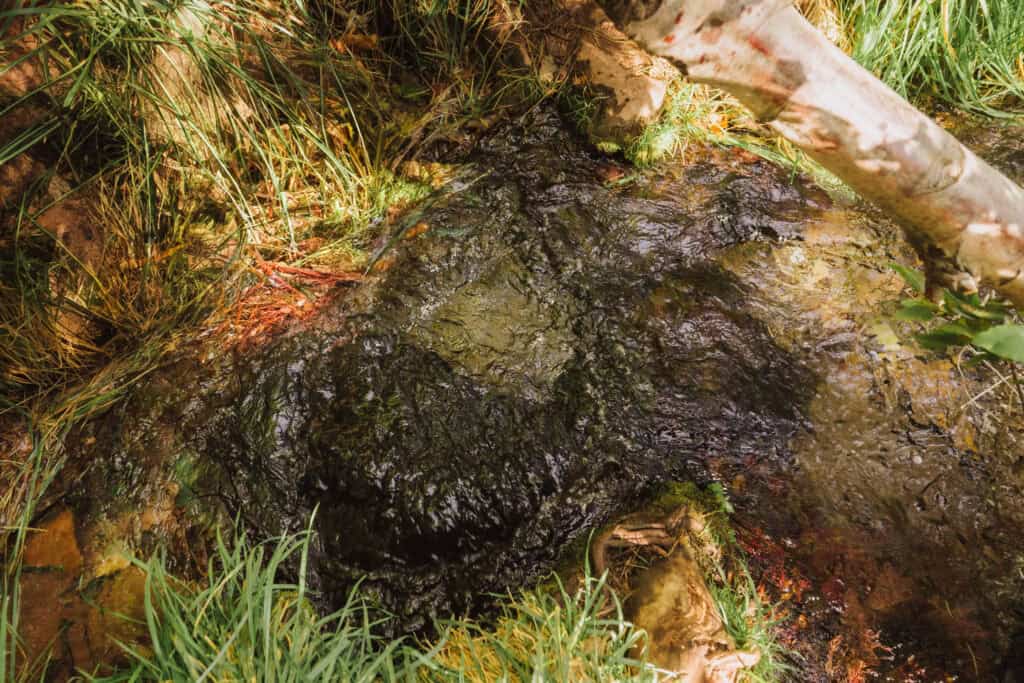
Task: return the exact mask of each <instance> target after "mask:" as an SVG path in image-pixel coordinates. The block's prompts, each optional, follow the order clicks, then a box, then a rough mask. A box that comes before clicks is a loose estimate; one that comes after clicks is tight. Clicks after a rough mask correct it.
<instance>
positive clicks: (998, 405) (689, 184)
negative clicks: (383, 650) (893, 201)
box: [64, 112, 1024, 681]
mask: <svg viewBox="0 0 1024 683" xmlns="http://www.w3.org/2000/svg"><path fill="white" fill-rule="evenodd" d="M983 151H984V150H983ZM1008 158H1010V159H1011V161H1012V160H1013V159H1015V158H1016V157H1014V156H1013V155H1012V154H1009V155H1008ZM610 163H612V162H609V161H608V160H607V158H602V157H599V156H596V155H593V154H591V153H590V152H589V151H587V150H586V149H585V148H584V146H583V145H581V144H580V143H579V142H578V141H576V140H574V139H573V138H572V136H571V135H569V134H567V133H566V132H565V128H564V126H563V125H562V124H561V123H560V122H559V121H558V120H557V118H556V117H553V116H551V115H549V114H547V113H544V112H541V113H537V114H535V115H533V116H532V117H531V118H529V119H528V120H524V121H522V122H520V123H519V124H517V125H513V126H510V127H509V128H508V129H506V130H503V131H502V132H500V133H498V134H497V135H496V136H494V137H493V138H491V139H489V140H487V141H485V142H484V143H482V144H481V145H480V146H479V147H478V149H477V150H476V151H475V152H474V153H473V154H472V155H471V157H470V159H468V160H464V162H463V165H462V166H461V169H462V170H461V171H460V178H461V180H457V181H455V182H454V184H453V185H452V186H451V187H449V188H448V191H447V193H446V194H444V195H443V196H441V197H440V198H439V199H438V200H436V201H435V202H434V204H433V205H432V206H430V207H429V208H427V209H426V210H425V211H424V213H423V215H422V216H420V217H419V218H418V220H419V223H418V229H417V230H415V231H413V232H411V233H409V235H411V236H410V237H408V238H407V239H400V240H397V241H396V243H395V245H394V246H393V247H392V248H391V249H390V250H389V251H388V252H387V254H386V255H385V258H384V259H382V262H381V263H382V267H379V268H378V269H377V274H376V276H375V277H374V278H372V279H371V280H372V281H371V282H369V283H367V284H366V285H365V286H362V287H359V288H357V289H354V290H348V291H347V292H345V293H341V294H339V295H338V298H337V301H336V303H335V304H334V305H333V306H331V307H330V308H329V309H328V310H326V311H324V312H323V313H321V314H320V315H319V316H318V317H316V318H314V319H312V320H311V321H309V322H307V323H306V324H304V325H303V326H302V327H301V328H297V329H295V330H293V331H291V332H290V333H288V334H286V335H284V336H283V337H281V338H280V339H278V340H277V341H275V342H274V343H272V344H270V345H268V346H266V347H263V348H260V349H257V350H255V351H251V352H249V353H247V354H243V355H238V356H230V355H228V356H224V355H220V354H217V353H209V354H206V355H204V356H200V357H198V358H196V357H193V358H187V359H183V360H180V361H179V362H177V363H176V364H175V365H172V366H170V367H168V368H166V369H165V370H162V371H160V372H158V373H156V374H154V375H153V376H152V377H151V378H149V380H148V381H147V382H146V383H144V384H143V385H142V386H140V387H139V388H138V389H137V390H136V391H135V392H134V394H133V396H132V398H131V400H129V401H127V402H126V403H124V404H123V405H122V406H120V407H119V408H117V409H116V410H115V411H113V412H111V413H110V414H108V415H106V416H104V417H103V418H102V419H100V420H97V421H94V422H93V423H90V424H89V425H87V426H86V427H84V428H83V429H81V430H79V431H78V432H76V433H75V434H74V435H72V437H71V438H70V439H69V440H68V451H69V456H70V463H71V464H70V466H69V468H68V470H67V474H66V481H65V490H66V491H67V494H66V495H65V496H64V500H65V502H67V503H68V504H69V505H71V506H72V507H73V508H74V509H75V511H76V514H77V515H78V519H80V520H82V521H81V525H82V527H83V529H84V530H85V531H83V533H84V534H85V535H87V536H90V537H91V538H101V539H106V540H105V541H104V542H105V543H106V544H107V545H108V546H113V545H117V544H121V545H124V546H126V547H130V548H132V549H133V550H135V551H136V552H143V553H144V552H147V551H148V550H150V549H152V548H154V547H156V546H157V545H159V544H160V543H162V542H165V541H166V540H167V538H168V537H170V539H171V543H172V545H174V546H175V547H177V548H178V549H179V551H180V552H178V553H177V554H176V556H177V557H179V558H180V559H179V560H178V562H179V564H180V566H181V567H182V569H183V570H185V569H187V568H188V567H189V566H192V565H199V566H201V562H193V561H192V560H190V559H189V557H190V555H191V556H195V555H198V554H200V551H199V550H198V548H199V547H200V546H201V545H202V532H201V529H203V528H206V527H208V526H209V525H212V524H213V523H215V522H216V521H217V520H221V521H223V520H225V519H231V518H234V517H237V518H239V519H240V520H241V522H242V523H243V524H244V525H245V526H246V528H247V529H249V530H250V531H251V532H252V533H253V534H254V535H255V536H257V537H260V538H266V537H268V536H272V535H276V534H279V533H282V532H285V531H297V530H300V529H303V528H305V527H306V526H307V525H308V524H309V520H310V517H311V516H312V515H313V513H314V511H315V518H314V522H313V525H314V527H315V529H316V530H317V532H318V541H317V548H316V552H315V555H314V557H313V561H312V571H313V574H314V577H315V585H316V587H317V588H318V589H319V590H320V591H321V594H322V596H323V601H324V603H325V605H327V606H329V605H331V604H337V603H338V602H339V601H340V600H342V599H343V597H344V596H345V594H346V592H347V591H348V590H349V589H350V588H351V587H352V585H354V583H355V582H356V581H358V580H362V581H363V583H362V587H363V590H364V591H366V592H367V593H368V594H369V595H371V596H374V597H376V598H377V599H379V600H380V602H381V603H382V604H383V605H384V606H385V607H386V608H388V609H389V610H390V611H392V612H394V613H395V614H396V615H397V617H398V618H397V620H396V622H395V628H396V629H397V630H402V631H417V630H420V629H423V628H425V627H427V626H428V625H429V623H430V619H431V618H432V617H436V616H446V615H449V614H452V613H464V612H472V611H475V610H479V609H481V608H484V607H486V605H487V604H488V600H489V598H488V597H487V593H488V592H493V591H498V590H503V589H506V588H509V587H514V586H518V585H523V584H525V583H528V582H530V581H533V580H536V579H538V578H540V577H542V576H543V575H544V574H546V573H547V572H549V571H550V570H551V569H552V568H553V567H554V566H555V565H556V563H557V561H558V559H559V557H560V555H561V554H562V553H563V552H564V549H565V548H566V547H567V546H568V545H570V544H571V543H573V542H574V541H577V540H578V539H580V538H584V537H585V536H586V534H588V533H590V532H591V531H592V530H593V529H595V528H597V527H600V526H601V525H603V524H605V523H607V522H608V521H609V520H610V519H612V518H613V517H614V516H615V515H617V514H620V513H622V512H625V511H628V510H631V509H636V508H637V507H640V506H642V504H643V501H644V500H645V498H646V497H647V496H648V495H649V494H650V493H651V492H652V491H653V490H655V489H656V488H657V487H658V486H659V485H661V484H663V483H665V482H667V481H677V480H693V481H697V482H699V483H708V482H711V481H720V482H722V483H723V484H724V485H725V487H726V489H727V490H728V491H729V495H730V496H731V498H732V499H733V500H734V504H735V506H736V508H737V514H736V522H737V526H738V529H739V536H740V539H741V541H742V543H743V544H744V546H745V547H746V549H747V551H748V553H749V554H750V556H751V559H752V565H753V570H754V572H755V575H756V577H757V578H758V580H759V581H761V582H762V583H763V584H764V586H765V589H766V590H767V591H768V592H769V597H771V598H772V599H775V600H779V601H780V602H781V604H782V606H783V609H784V611H785V612H786V613H787V614H788V619H787V620H786V622H785V623H784V626H783V627H782V628H784V629H786V634H787V635H786V637H787V638H788V639H789V644H790V645H791V646H792V647H793V648H794V649H796V650H797V651H798V652H800V653H801V654H802V655H803V659H802V660H800V664H799V668H798V671H799V679H800V680H849V681H854V680H861V679H859V678H857V677H858V676H862V677H863V676H866V675H868V674H867V672H868V671H869V670H871V671H874V672H876V673H877V675H878V676H881V677H882V678H883V679H886V677H887V678H888V680H915V678H914V677H917V678H916V680H938V679H936V678H934V676H939V677H942V676H945V675H956V676H960V677H962V678H963V679H966V680H970V679H972V678H977V679H979V680H994V678H993V677H999V676H1004V675H1008V676H1012V675H1014V674H1012V673H1006V671H1008V670H1010V669H1012V667H1013V663H1012V661H1011V660H1012V656H1011V653H1012V650H1013V648H1012V646H1011V644H1012V642H1014V637H1015V635H1016V631H1017V628H1018V627H1019V626H1020V624H1021V623H1022V620H1021V614H1020V613H1019V612H1017V611H1016V610H1017V609H1018V607H1019V601H1020V597H1019V596H1021V595H1022V594H1024V593H1022V592H1021V588H1022V586H1021V585H1020V584H1021V582H1022V578H1021V577H1022V574H1021V567H1024V557H1022V553H1021V544H1020V542H1019V540H1017V539H1018V538H1019V536H1020V534H1019V532H1020V529H1021V526H1020V524H1021V521H1024V496H1021V495H1020V494H1021V491H1020V487H1021V486H1022V485H1024V477H1022V472H1024V468H1022V467H1021V465H1020V457H1019V456H1018V455H1016V454H1017V453H1019V452H1020V448H1019V445H1018V442H1019V439H1020V434H1021V431H1020V420H1019V415H1020V408H1019V406H1017V407H1013V406H1012V405H1010V404H1009V403H1008V402H1007V401H1008V399H1007V396H1009V394H1008V393H1007V391H1005V390H1006V389H1007V387H1005V386H1003V387H1000V388H998V389H997V390H993V391H990V392H989V393H987V394H985V395H983V396H981V397H979V398H974V400H972V397H976V396H977V394H979V393H980V392H982V391H984V389H985V388H986V386H989V385H990V384H991V377H990V376H987V375H985V374H984V372H983V371H982V370H976V371H970V372H964V371H962V370H959V369H958V368H956V367H955V366H954V365H953V364H952V363H951V362H950V361H949V360H946V359H937V358H934V357H930V356H927V355H925V354H923V353H922V352H921V351H919V350H918V349H916V348H915V347H913V345H912V344H908V343H906V342H905V341H903V340H905V338H906V334H907V332H908V330H906V329H903V328H901V327H900V325H902V323H901V324H896V323H893V322H892V321H891V320H889V319H888V317H887V315H886V311H887V310H890V309H891V306H890V305H891V302H893V301H895V300H896V299H898V298H899V296H900V290H901V284H900V281H899V279H898V278H897V277H896V276H895V275H894V274H892V272H891V271H890V270H889V268H888V264H889V263H890V262H891V261H894V260H895V261H900V262H903V263H905V264H912V263H913V258H914V257H913V255H912V251H911V250H910V249H909V247H907V246H906V244H905V243H904V242H903V240H902V239H901V237H900V236H899V233H898V231H897V230H896V229H895V228H894V227H893V226H892V225H890V224H889V223H888V222H887V221H886V220H885V219H884V217H882V216H880V215H878V214H876V213H875V212H873V211H871V210H869V209H866V208H865V207H861V206H857V205H844V204H836V203H835V202H833V201H832V200H831V199H830V198H829V197H828V196H827V195H826V194H825V193H824V192H822V191H821V190H819V189H816V188H815V187H813V186H811V185H810V184H809V183H805V182H803V181H802V180H800V179H799V178H797V179H795V180H794V179H793V178H791V176H790V174H789V173H788V171H784V170H781V169H778V168H776V167H773V166H772V165H770V164H768V163H766V162H763V161H751V160H750V159H749V158H748V156H747V155H745V154H742V153H733V152H729V151H716V150H705V151H702V152H694V153H693V154H692V155H691V159H690V163H688V164H686V165H684V166H679V167H677V168H674V169H669V168H662V169H657V170H654V171H648V172H643V173H637V174H633V173H631V172H629V171H628V169H615V168H613V169H612V171H616V172H609V164H610ZM997 163H998V161H997ZM618 170H623V171H624V172H623V173H619V172H617V171H618ZM1011 172H1012V169H1011ZM609 179H611V180H609ZM383 266H386V267H383ZM887 306H890V309H887ZM154 500H161V501H165V502H164V503H161V504H160V505H154V504H153V501H154ZM140 509H148V510H150V515H153V514H157V515H160V514H162V515H164V516H165V518H166V520H165V519H164V518H161V519H157V520H155V521H154V520H153V519H150V523H149V524H148V526H147V525H146V524H142V523H140V522H139V520H141V517H142V513H139V512H138V510H140ZM153 510H156V512H153ZM161 511H162V512H161ZM171 518H173V519H175V520H177V519H179V518H181V519H182V520H186V521H185V522H183V523H181V524H179V523H178V522H177V521H176V522H174V523H173V524H172V523H171V522H170V521H167V520H170V519H171ZM132 519H134V520H136V523H135V524H134V525H133V524H131V523H128V522H126V521H125V520H132ZM111 520H121V522H119V523H117V524H115V523H113V522H111ZM110 529H117V530H119V531H120V535H118V534H115V533H114V532H113V531H109V530H110ZM103 530H108V531H103ZM101 531H103V533H99V532H101ZM115 538H117V539H119V540H114V539H115ZM100 555H102V553H100ZM1005 680H1017V679H1014V678H1007V679H1005ZM1022 680H1024V679H1022Z"/></svg>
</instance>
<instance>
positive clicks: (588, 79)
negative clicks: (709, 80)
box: [490, 0, 679, 145]
mask: <svg viewBox="0 0 1024 683" xmlns="http://www.w3.org/2000/svg"><path fill="white" fill-rule="evenodd" d="M490 30H491V33H492V35H493V36H494V37H495V39H496V41H497V42H498V43H499V44H502V45H507V46H509V47H512V48H514V49H516V50H517V51H518V53H519V56H520V58H521V59H522V61H523V63H525V64H533V65H534V66H535V67H536V69H537V72H538V74H539V75H540V77H541V79H542V80H543V81H547V82H549V83H561V82H564V81H570V82H572V83H574V84H575V85H579V86H586V87H588V88H589V89H590V90H591V91H592V92H593V93H595V94H597V95H598V97H597V98H595V102H596V103H597V104H598V106H597V110H596V111H595V112H594V113H593V116H591V117H590V121H589V122H588V126H587V128H588V129H587V130H586V131H585V132H586V133H587V135H588V136H589V137H590V139H591V141H592V142H594V143H603V142H608V143H614V144H617V145H622V144H625V143H627V142H628V141H629V140H631V139H632V138H635V137H636V136H637V135H640V134H641V133H642V132H643V130H644V128H645V127H646V126H647V125H649V124H650V123H652V122H654V121H655V120H656V119H657V117H658V114H659V113H660V111H661V108H662V105H663V104H664V101H665V96H666V94H667V92H668V87H669V84H670V83H671V82H672V81H673V80H674V79H675V78H677V77H678V76H679V73H678V72H677V71H676V69H675V68H674V67H672V65H671V64H669V63H668V62H667V61H666V60H664V59H661V58H657V57H652V56H651V55H650V54H649V53H648V52H647V51H646V50H643V49H642V48H640V46H638V45H637V44H636V43H635V42H634V41H632V40H630V39H629V38H627V37H626V36H625V35H623V33H622V31H620V30H619V29H618V28H617V27H616V26H615V24H614V23H613V22H612V21H611V19H610V18H609V17H608V15H607V14H605V12H604V10H603V9H601V7H600V6H599V5H598V3H597V2H596V1H595V0H549V1H548V2H536V3H531V4H529V5H527V6H523V7H516V8H515V9H512V8H511V7H510V3H507V2H499V3H495V6H494V10H493V14H492V19H491V22H490Z"/></svg>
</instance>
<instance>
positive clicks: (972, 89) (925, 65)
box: [836, 0, 1024, 117]
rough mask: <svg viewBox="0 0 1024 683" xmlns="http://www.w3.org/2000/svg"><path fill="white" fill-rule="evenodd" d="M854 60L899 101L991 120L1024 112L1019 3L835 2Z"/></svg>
mask: <svg viewBox="0 0 1024 683" xmlns="http://www.w3.org/2000/svg"><path fill="white" fill-rule="evenodd" d="M836 6H837V7H838V10H839V14H840V15H841V16H842V17H843V20H844V23H845V24H846V31H847V34H848V36H849V37H850V42H851V51H852V55H853V57H854V59H856V60H857V61H858V62H860V63H861V64H863V65H864V66H865V67H866V68H868V69H869V70H871V71H872V72H874V73H875V74H876V75H877V76H878V77H879V78H881V79H882V80H883V81H885V82H886V83H888V84H889V85H890V86H891V87H893V88H894V89H895V90H896V91H897V92H899V93H900V94H901V95H904V96H906V97H909V98H910V99H912V100H917V101H921V100H925V101H929V100H930V101H931V102H932V103H933V104H943V105H948V106H953V107H956V108H960V109H963V110H967V111H971V112H975V113H979V114H985V115H988V116H997V117H1003V116H1019V115H1021V114H1024V12H1022V11H1021V9H1022V7H1021V5H1020V3H1019V2H1018V0H836Z"/></svg>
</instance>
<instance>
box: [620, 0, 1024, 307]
mask: <svg viewBox="0 0 1024 683" xmlns="http://www.w3.org/2000/svg"><path fill="white" fill-rule="evenodd" d="M603 4H604V7H605V9H606V11H607V12H608V14H609V16H610V17H611V18H612V19H613V20H614V21H615V22H616V23H617V24H618V25H619V26H620V27H622V29H623V30H624V32H625V33H626V34H627V35H629V36H630V37H631V38H633V39H635V40H636V41H637V42H638V43H640V44H641V45H642V46H644V47H645V48H646V49H647V50H649V51H650V52H652V53H653V54H656V55H660V56H663V57H666V58H668V59H669V60H670V61H672V62H673V63H674V64H675V65H676V66H677V67H679V68H680V69H681V70H682V71H683V73H684V74H686V75H687V76H688V77H689V78H691V79H692V80H694V81H698V82H702V83H708V84H711V85H714V86H716V87H719V88H721V89H723V90H725V91H727V92H729V93H731V94H732V95H734V96H735V97H736V98H737V99H739V100H740V101H741V102H742V103H743V104H744V105H745V106H746V107H748V108H749V109H750V110H751V111H752V112H753V113H754V114H755V116H757V118H758V119H759V120H760V121H762V122H764V123H766V124H768V125H769V126H771V127H772V128H773V129H774V130H775V131H777V132H778V133H780V134H781V135H782V136H783V137H785V138H786V139H787V140H790V141H791V142H793V143H794V144H796V145H798V146H799V147H800V148H801V149H803V150H804V151H806V152H807V154H809V155H810V156H811V157H812V158H814V159H815V160H817V161H818V162H819V163H820V164H821V165H822V166H824V167H825V168H827V169H829V170H830V171H832V172H833V173H835V174H836V175H837V176H838V177H840V178H841V179H843V180H844V181H845V182H846V183H847V184H849V185H850V187H851V188H853V189H854V190H855V191H856V192H858V193H859V194H860V195H861V196H863V197H865V198H866V199H869V200H871V201H873V202H874V203H876V204H877V205H879V206H880V207H882V208H883V209H885V210H886V211H887V212H889V213H890V214H891V215H892V216H893V217H894V218H896V219H897V220H899V221H900V222H901V223H902V224H903V226H904V227H905V228H907V229H908V231H910V232H911V234H912V235H915V234H916V235H918V236H923V237H925V238H927V240H928V241H930V242H931V243H933V244H934V245H935V246H937V247H938V248H939V249H941V251H942V252H943V253H944V254H945V255H947V256H948V257H951V258H953V259H954V260H955V261H956V263H957V264H959V266H960V267H962V268H964V269H965V270H967V271H968V272H969V273H971V274H972V275H973V276H975V277H977V278H979V279H980V280H982V281H983V282H986V283H988V284H990V285H992V286H994V287H995V288H996V289H997V290H998V291H999V292H1000V293H1001V294H1003V295H1004V296H1006V297H1007V298H1008V299H1010V300H1011V301H1013V302H1014V303H1015V304H1016V305H1018V306H1021V305H1024V190H1022V189H1021V188H1020V187H1019V186H1018V185H1016V184H1015V183H1013V182H1012V181H1011V180H1010V179H1008V178H1007V177H1006V176H1004V175H1003V174H1001V173H1000V172H999V171H997V170H995V169H994V168H992V167H991V166H989V165H988V164H987V163H985V162H984V161H982V160H981V159H980V158H978V157H977V156H976V155H975V154H974V153H972V152H971V151H970V150H968V149H967V148H966V147H964V146H963V145H962V144H960V142H959V141H957V139H956V138H954V137H953V136H952V135H950V134H949V133H947V132H946V131H945V130H943V129H942V128H941V127H939V126H938V124H936V123H935V122H934V121H932V120H931V119H930V118H928V117H927V116H925V115H924V114H922V113H921V112H919V111H918V110H917V109H915V108H914V107H912V106H911V105H910V104H909V103H907V102H906V101H905V100H904V99H903V98H901V97H900V96H899V95H897V94H896V93H895V92H893V91H892V90H891V89H890V88H888V87H887V86H886V85H885V84H883V83H882V82H881V81H879V80H878V79H877V78H875V77H874V76H873V75H872V74H871V73H869V72H868V71H867V70H865V69H863V68H862V67H860V66H859V65H858V64H857V63H856V62H854V61H853V60H852V59H850V57H848V56H847V55H846V54H845V53H844V52H843V51H842V50H840V49H839V48H837V47H836V46H835V45H833V44H832V43H831V42H830V41H829V40H828V39H827V38H826V37H825V36H824V35H822V34H821V33H820V32H819V31H818V30H817V29H815V28H814V27H813V26H812V25H811V24H810V23H809V22H808V21H807V20H806V19H804V18H803V17H802V16H801V15H800V14H799V13H798V12H797V11H796V9H794V8H793V7H792V0H605V2H604V3H603Z"/></svg>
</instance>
